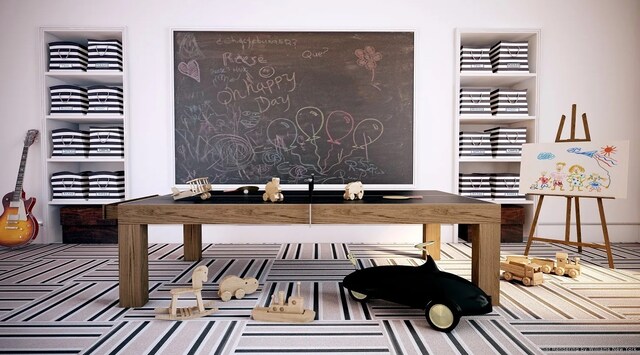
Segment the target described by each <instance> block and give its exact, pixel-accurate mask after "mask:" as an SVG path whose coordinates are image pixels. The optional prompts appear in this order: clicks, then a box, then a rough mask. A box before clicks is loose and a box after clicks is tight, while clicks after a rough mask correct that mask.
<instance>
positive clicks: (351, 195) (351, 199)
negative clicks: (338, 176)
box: [349, 193, 356, 201]
mask: <svg viewBox="0 0 640 355" xmlns="http://www.w3.org/2000/svg"><path fill="white" fill-rule="evenodd" d="M355 199H356V195H355V194H352V193H350V194H349V200H350V201H353V200H355Z"/></svg>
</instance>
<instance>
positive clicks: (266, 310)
mask: <svg viewBox="0 0 640 355" xmlns="http://www.w3.org/2000/svg"><path fill="white" fill-rule="evenodd" d="M297 294H298V295H297V296H291V297H289V300H288V301H287V303H286V304H285V302H284V291H279V292H278V299H277V300H276V299H275V295H272V296H271V304H270V305H269V307H255V308H254V309H253V311H251V317H252V318H253V319H254V320H259V321H266V322H292V323H307V322H311V321H312V320H313V319H314V318H315V317H316V312H315V311H313V310H311V309H305V308H304V297H301V296H300V282H298V284H297Z"/></svg>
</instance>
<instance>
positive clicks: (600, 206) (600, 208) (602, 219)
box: [597, 197, 614, 269]
mask: <svg viewBox="0 0 640 355" xmlns="http://www.w3.org/2000/svg"><path fill="white" fill-rule="evenodd" d="M597 200H598V212H600V224H602V234H604V246H605V249H606V250H607V258H608V259H609V267H610V268H612V269H613V268H614V266H613V254H611V243H609V231H608V229H607V220H606V218H605V217H604V206H603V204H602V198H601V197H598V198H597Z"/></svg>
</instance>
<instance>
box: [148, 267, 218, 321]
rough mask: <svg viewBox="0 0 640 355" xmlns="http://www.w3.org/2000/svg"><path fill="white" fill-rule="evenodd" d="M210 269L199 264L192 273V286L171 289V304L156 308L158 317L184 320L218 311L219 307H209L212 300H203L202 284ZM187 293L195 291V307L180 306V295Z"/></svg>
mask: <svg viewBox="0 0 640 355" xmlns="http://www.w3.org/2000/svg"><path fill="white" fill-rule="evenodd" d="M208 273H209V269H207V267H206V266H204V265H200V266H198V267H197V268H196V269H195V270H194V271H193V274H192V275H191V282H192V285H191V287H181V288H174V289H171V290H170V292H171V304H170V305H169V308H156V310H155V312H156V319H167V320H183V319H192V318H199V317H204V316H206V315H208V314H211V313H213V312H215V311H217V310H218V309H217V308H209V309H207V307H208V306H210V305H211V303H212V302H207V303H206V304H205V303H204V302H203V301H202V284H203V283H204V282H205V281H207V275H208ZM185 293H193V294H194V295H195V297H196V306H195V307H183V308H178V307H177V304H178V297H179V296H180V295H183V294H185Z"/></svg>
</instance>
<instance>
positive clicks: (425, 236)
mask: <svg viewBox="0 0 640 355" xmlns="http://www.w3.org/2000/svg"><path fill="white" fill-rule="evenodd" d="M428 241H434V243H433V244H431V245H430V246H428V247H427V250H426V251H423V252H422V258H423V259H425V260H426V259H427V251H428V252H429V255H431V257H432V258H433V260H440V225H439V224H423V225H422V242H423V243H426V242H428Z"/></svg>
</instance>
